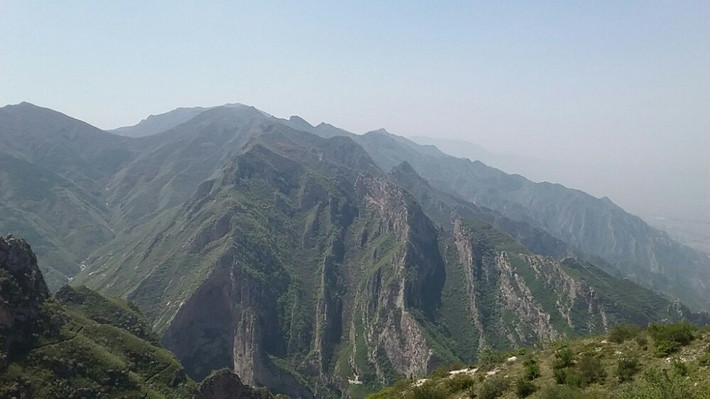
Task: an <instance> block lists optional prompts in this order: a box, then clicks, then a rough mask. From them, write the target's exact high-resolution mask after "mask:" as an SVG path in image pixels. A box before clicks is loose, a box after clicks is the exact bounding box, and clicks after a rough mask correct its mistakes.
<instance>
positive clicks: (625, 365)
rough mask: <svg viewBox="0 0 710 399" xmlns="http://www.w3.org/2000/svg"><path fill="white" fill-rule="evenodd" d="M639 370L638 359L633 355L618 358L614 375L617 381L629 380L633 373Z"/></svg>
mask: <svg viewBox="0 0 710 399" xmlns="http://www.w3.org/2000/svg"><path fill="white" fill-rule="evenodd" d="M638 371H639V360H638V359H637V358H635V357H630V358H626V357H625V358H622V359H619V363H618V364H617V367H616V376H617V378H618V379H619V382H627V381H631V380H632V379H633V377H634V374H636V373H638Z"/></svg>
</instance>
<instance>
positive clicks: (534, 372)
mask: <svg viewBox="0 0 710 399" xmlns="http://www.w3.org/2000/svg"><path fill="white" fill-rule="evenodd" d="M539 376H540V366H538V365H537V364H536V363H532V364H528V365H527V366H526V367H525V371H524V372H523V377H524V378H525V379H526V380H528V381H532V380H534V379H536V378H537V377H539Z"/></svg>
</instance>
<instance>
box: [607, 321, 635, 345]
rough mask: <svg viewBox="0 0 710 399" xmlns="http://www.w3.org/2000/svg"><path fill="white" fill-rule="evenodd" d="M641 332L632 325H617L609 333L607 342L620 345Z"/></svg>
mask: <svg viewBox="0 0 710 399" xmlns="http://www.w3.org/2000/svg"><path fill="white" fill-rule="evenodd" d="M639 332H641V327H639V326H636V325H633V324H618V325H615V326H614V327H612V329H611V331H610V332H609V340H610V341H612V342H616V343H617V344H620V343H622V342H624V341H626V340H629V339H632V338H634V337H636V336H637V335H638V334H639Z"/></svg>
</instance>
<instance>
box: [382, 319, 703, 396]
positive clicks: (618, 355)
mask: <svg viewBox="0 0 710 399" xmlns="http://www.w3.org/2000/svg"><path fill="white" fill-rule="evenodd" d="M474 397H475V398H482V399H493V398H544V399H567V398H569V399H573V398H574V399H577V398H587V399H593V398H600V399H601V398H604V399H606V398H618V399H622V398H623V399H627V398H628V399H631V398H649V399H651V398H658V399H661V398H663V399H675V398H677V399H686V398H709V397H710V331H709V330H708V329H707V328H697V327H695V326H694V325H692V324H688V323H675V324H658V323H655V324H651V325H650V326H649V327H648V328H645V329H644V328H640V327H637V326H635V325H618V326H616V327H614V328H612V329H611V331H610V333H609V334H606V335H600V336H590V337H586V338H580V339H574V340H561V341H555V342H550V343H546V344H543V345H542V347H541V348H538V349H534V350H526V349H518V350H515V351H508V352H494V351H485V352H483V353H482V354H481V356H480V360H479V361H478V363H476V364H472V365H470V366H468V367H467V366H466V365H464V364H461V363H458V364H452V365H450V366H447V367H440V368H438V369H436V370H435V371H434V372H433V373H432V374H430V375H429V376H428V377H426V378H422V379H418V380H400V381H399V382H397V383H396V384H395V385H393V386H392V387H388V388H384V389H382V390H380V391H379V392H377V393H374V394H371V395H369V396H368V398H369V399H384V398H406V399H419V398H442V399H443V398H474Z"/></svg>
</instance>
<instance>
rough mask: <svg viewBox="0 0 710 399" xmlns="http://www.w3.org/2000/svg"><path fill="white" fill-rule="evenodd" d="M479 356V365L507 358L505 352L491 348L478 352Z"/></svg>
mask: <svg viewBox="0 0 710 399" xmlns="http://www.w3.org/2000/svg"><path fill="white" fill-rule="evenodd" d="M477 358H478V365H479V367H486V366H490V365H493V364H497V363H500V362H502V361H503V360H505V354H504V353H503V352H499V351H494V350H493V349H491V348H484V349H483V350H481V351H480V352H478V356H477Z"/></svg>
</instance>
